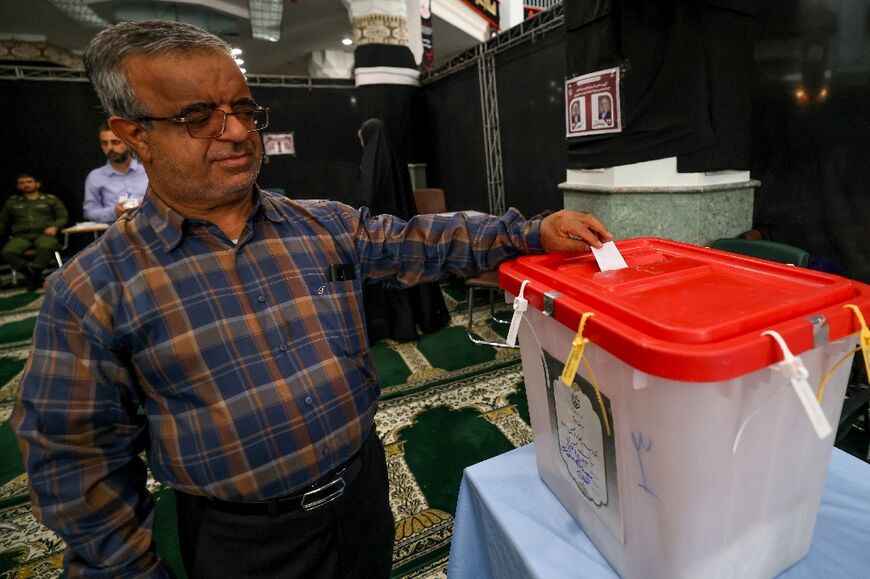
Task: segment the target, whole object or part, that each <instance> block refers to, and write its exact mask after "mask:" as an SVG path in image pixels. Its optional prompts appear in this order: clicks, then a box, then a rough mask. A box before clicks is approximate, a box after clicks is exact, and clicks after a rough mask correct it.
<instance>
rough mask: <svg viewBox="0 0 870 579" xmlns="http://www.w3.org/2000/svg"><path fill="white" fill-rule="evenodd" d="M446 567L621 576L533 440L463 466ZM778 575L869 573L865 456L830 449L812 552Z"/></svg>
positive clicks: (469, 572)
mask: <svg viewBox="0 0 870 579" xmlns="http://www.w3.org/2000/svg"><path fill="white" fill-rule="evenodd" d="M447 573H448V576H449V577H450V579H465V578H471V579H484V578H486V577H497V578H498V579H505V578H508V577H518V578H523V579H526V578H529V577H542V578H547V579H555V578H558V577H584V578H608V579H612V578H614V577H618V576H617V575H616V573H615V572H614V571H613V569H612V568H611V567H610V565H609V564H608V563H607V561H606V560H605V559H604V557H602V556H601V554H600V553H599V552H598V550H597V549H596V548H595V546H594V545H593V544H592V542H591V541H590V540H589V539H588V538H587V537H586V535H585V534H584V533H583V531H582V530H581V529H580V526H579V525H577V523H576V522H575V521H574V519H572V518H571V516H570V515H569V514H568V512H567V511H566V510H565V509H564V508H563V507H562V505H561V503H560V502H559V500H558V499H557V498H556V496H555V495H554V494H552V493H551V492H550V490H549V489H548V488H547V486H546V485H545V484H544V482H543V481H542V480H541V479H540V477H539V476H538V468H537V465H536V463H535V450H534V445H533V444H529V445H527V446H524V447H522V448H518V449H516V450H512V451H511V452H508V453H505V454H502V455H500V456H497V457H495V458H492V459H490V460H487V461H484V462H481V463H479V464H476V465H474V466H470V467H468V468H467V469H465V473H464V475H463V477H462V485H461V487H460V490H459V502H458V504H457V505H456V520H455V523H454V527H453V542H452V545H451V548H450V562H449V566H448V569H447ZM780 577H781V578H787V579H798V578H801V579H802V578H814V579H817V578H828V577H836V578H838V579H845V578H851V577H855V578H866V577H870V464H867V463H864V462H862V461H860V460H858V459H857V458H855V457H853V456H850V455H848V454H846V453H844V452H842V451H840V450H838V449H836V448H835V449H834V451H833V455H832V457H831V464H830V467H829V469H828V478H827V481H826V483H825V491H824V494H823V496H822V505H821V509H820V510H819V516H818V519H817V521H816V527H815V532H814V534H813V542H812V547H811V548H810V552H809V554H808V555H807V556H806V557H805V558H804V559H802V560H801V561H800V562H798V563H797V564H795V565H793V566H792V567H790V568H789V569H787V570H786V571H785V572H784V573H782V574H781V575H780Z"/></svg>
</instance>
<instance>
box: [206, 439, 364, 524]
mask: <svg viewBox="0 0 870 579" xmlns="http://www.w3.org/2000/svg"><path fill="white" fill-rule="evenodd" d="M362 462H363V461H362V456H361V453H359V452H358V453H356V455H354V457H353V458H352V459H350V460H349V461H348V462H347V463H345V464H344V465H343V466H340V467H339V468H338V469H336V470H334V471H333V472H332V473H330V474H328V475H326V476H325V477H323V478H321V479H320V480H318V481H317V482H315V483H313V484H312V485H311V486H309V487H308V488H306V489H305V490H303V491H302V492H300V493H298V494H295V495H291V496H288V497H281V498H277V499H272V500H270V501H246V502H234V501H222V500H220V499H211V498H207V499H205V500H206V501H207V502H206V504H207V505H208V507H209V508H212V509H215V510H217V511H223V512H225V513H234V514H238V515H269V516H273V517H274V516H275V515H279V514H282V513H289V512H293V511H313V510H314V509H317V508H319V507H322V506H323V505H326V504H328V503H331V502H332V501H334V500H335V499H337V498H338V497H340V496H341V495H342V494H343V493H344V489H345V487H347V486H348V485H349V484H350V483H352V482H353V481H354V479H355V478H356V477H357V475H358V474H359V471H360V470H362Z"/></svg>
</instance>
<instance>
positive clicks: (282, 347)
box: [278, 344, 287, 352]
mask: <svg viewBox="0 0 870 579" xmlns="http://www.w3.org/2000/svg"><path fill="white" fill-rule="evenodd" d="M278 349H279V350H281V351H282V352H286V351H287V344H281V345H280V346H278Z"/></svg>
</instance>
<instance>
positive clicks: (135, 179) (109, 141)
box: [84, 123, 148, 223]
mask: <svg viewBox="0 0 870 579" xmlns="http://www.w3.org/2000/svg"><path fill="white" fill-rule="evenodd" d="M100 147H101V148H102V149H103V154H104V155H105V156H106V164H105V165H103V166H102V167H99V168H97V169H94V170H93V171H91V172H90V173H89V174H88V178H87V179H86V180H85V203H84V213H85V219H87V220H88V221H96V222H98V223H112V222H113V221H115V219H117V218H118V217H119V216H120V215H121V214H122V213H123V212H124V211H126V210H127V209H129V208H131V207H135V206H136V205H138V204H139V203H141V202H142V198H143V197H145V190H146V189H147V188H148V175H146V174H145V169H144V168H143V167H142V165H141V164H140V163H139V161H137V160H136V159H134V158H133V155H132V153H131V152H130V149H129V148H128V147H127V145H126V144H124V141H122V140H121V139H119V138H118V137H116V136H115V133H113V132H112V129H110V128H109V125H108V124H106V123H103V124H102V126H100Z"/></svg>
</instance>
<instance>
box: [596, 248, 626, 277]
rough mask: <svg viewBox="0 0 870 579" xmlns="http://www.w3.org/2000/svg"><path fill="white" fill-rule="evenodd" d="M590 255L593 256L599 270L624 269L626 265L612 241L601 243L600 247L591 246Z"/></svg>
mask: <svg viewBox="0 0 870 579" xmlns="http://www.w3.org/2000/svg"><path fill="white" fill-rule="evenodd" d="M592 255H594V256H595V261H597V262H598V267H600V268H601V271H610V270H612V269H625V268H626V267H628V264H627V263H625V260H624V259H623V258H622V254H621V253H619V249H617V248H616V244H615V243H613V242H612V241H608V242H607V243H605V244H603V245H602V246H601V249H597V248H595V247H593V248H592Z"/></svg>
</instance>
